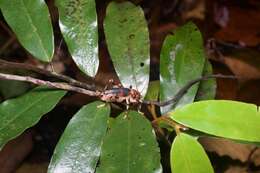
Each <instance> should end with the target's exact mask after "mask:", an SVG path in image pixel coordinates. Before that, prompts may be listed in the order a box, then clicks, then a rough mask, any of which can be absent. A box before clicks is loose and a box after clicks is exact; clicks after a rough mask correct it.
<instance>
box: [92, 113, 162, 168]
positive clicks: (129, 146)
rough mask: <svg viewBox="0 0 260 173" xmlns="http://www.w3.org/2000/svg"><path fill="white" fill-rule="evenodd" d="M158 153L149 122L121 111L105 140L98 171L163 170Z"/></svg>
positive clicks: (139, 115)
mask: <svg viewBox="0 0 260 173" xmlns="http://www.w3.org/2000/svg"><path fill="white" fill-rule="evenodd" d="M159 152H160V151H159V148H158V144H157V142H156V137H155V135H154V132H153V129H152V127H151V124H150V122H149V121H148V120H147V119H146V118H145V117H144V116H143V115H141V114H139V113H137V112H134V111H130V112H128V113H127V112H124V113H122V114H121V115H120V116H119V117H117V118H116V120H115V121H114V122H113V123H112V124H111V128H110V129H109V131H108V133H107V135H106V137H105V139H104V143H103V146H102V151H101V158H100V165H99V167H98V168H97V173H111V172H113V173H117V172H118V173H122V172H128V173H130V172H136V173H138V172H140V173H143V172H149V173H153V172H154V173H155V172H156V173H159V172H162V168H161V165H160V153H159Z"/></svg>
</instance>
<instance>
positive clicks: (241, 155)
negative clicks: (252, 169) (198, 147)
mask: <svg viewBox="0 0 260 173" xmlns="http://www.w3.org/2000/svg"><path fill="white" fill-rule="evenodd" d="M199 141H200V142H201V144H202V145H203V147H204V148H205V149H206V150H207V151H210V152H216V153H217V154H218V155H219V156H229V157H231V158H232V159H234V160H240V161H241V162H246V161H247V160H248V156H249V154H250V153H251V150H252V149H253V148H254V146H252V145H247V144H240V143H235V142H233V141H231V140H227V139H222V138H209V137H203V138H200V139H199Z"/></svg>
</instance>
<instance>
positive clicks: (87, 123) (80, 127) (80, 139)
mask: <svg viewBox="0 0 260 173" xmlns="http://www.w3.org/2000/svg"><path fill="white" fill-rule="evenodd" d="M109 114H110V107H109V106H108V105H104V103H102V102H99V101H96V102H93V103H90V104H88V105H86V106H84V107H82V108H81V109H80V110H79V112H78V113H77V114H76V115H74V117H73V118H72V119H71V120H70V122H69V124H68V126H67V127H66V129H65V131H64V133H63V134H62V136H61V139H60V140H59V143H58V145H57V146H56V149H55V151H54V154H53V156H52V159H51V163H50V165H49V170H48V173H60V172H69V173H83V172H88V173H94V172H95V169H96V164H97V162H98V159H99V155H100V151H101V143H102V140H103V137H104V136H105V134H106V130H107V121H108V117H109Z"/></svg>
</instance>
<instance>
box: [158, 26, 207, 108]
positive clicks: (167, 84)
mask: <svg viewBox="0 0 260 173" xmlns="http://www.w3.org/2000/svg"><path fill="white" fill-rule="evenodd" d="M205 59H206V58H205V55H204V50H203V40H202V37H201V34H200V32H199V30H198V28H197V27H196V26H195V25H194V24H193V23H191V22H189V23H187V24H186V25H184V26H182V27H181V28H178V29H177V30H176V31H175V32H174V35H169V36H167V38H166V40H165V41H164V44H163V47H162V50H161V58H160V74H161V76H160V93H161V94H160V100H161V101H165V100H168V99H170V98H172V97H173V96H174V95H175V94H176V93H177V92H178V91H179V90H180V89H181V88H182V87H183V86H184V85H185V84H187V83H188V82H189V81H190V80H192V79H196V78H198V77H200V76H201V75H202V72H203V67H204V62H205ZM197 90H198V85H194V86H193V87H192V88H191V89H190V90H189V91H188V92H187V93H186V94H185V95H184V96H183V97H182V99H181V100H180V101H179V102H178V104H177V105H176V106H177V107H181V106H184V105H186V104H188V103H192V102H193V100H194V98H195V96H196V93H197ZM171 109H173V107H172V105H169V106H166V107H162V108H161V111H162V113H165V112H168V111H169V110H171Z"/></svg>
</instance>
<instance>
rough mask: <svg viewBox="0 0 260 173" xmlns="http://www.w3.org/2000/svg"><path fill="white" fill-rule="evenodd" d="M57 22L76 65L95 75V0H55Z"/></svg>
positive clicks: (96, 63) (96, 56)
mask: <svg viewBox="0 0 260 173" xmlns="http://www.w3.org/2000/svg"><path fill="white" fill-rule="evenodd" d="M56 6H57V7H58V11H59V17H60V19H59V24H60V29H61V32H62V34H63V37H64V39H65V41H66V43H67V46H68V49H69V52H70V53H71V55H72V58H73V60H74V62H75V63H76V64H77V66H78V67H79V68H80V69H81V70H82V71H83V72H84V73H85V74H87V75H89V76H95V74H96V72H97V70H98V65H99V59H98V26H97V14H96V4H95V0H56Z"/></svg>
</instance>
